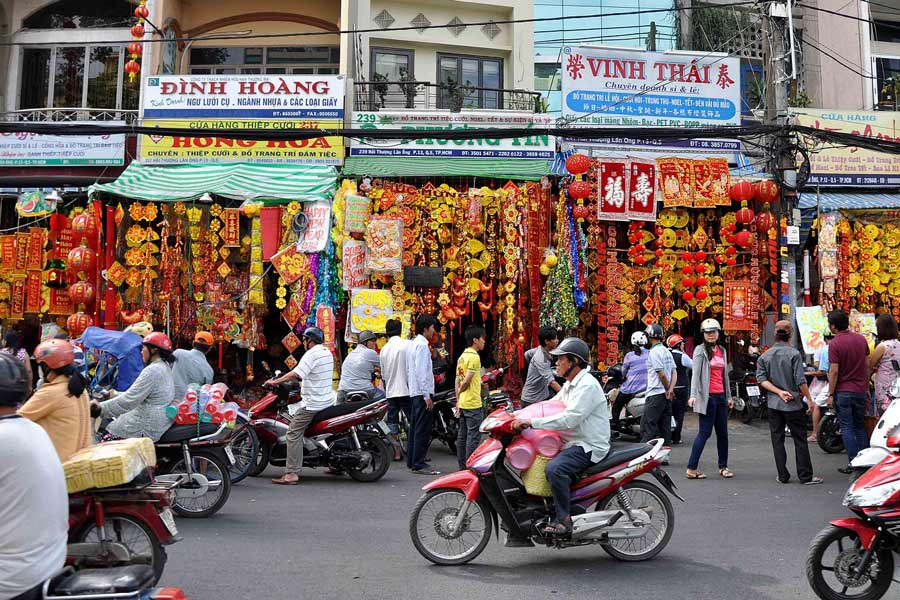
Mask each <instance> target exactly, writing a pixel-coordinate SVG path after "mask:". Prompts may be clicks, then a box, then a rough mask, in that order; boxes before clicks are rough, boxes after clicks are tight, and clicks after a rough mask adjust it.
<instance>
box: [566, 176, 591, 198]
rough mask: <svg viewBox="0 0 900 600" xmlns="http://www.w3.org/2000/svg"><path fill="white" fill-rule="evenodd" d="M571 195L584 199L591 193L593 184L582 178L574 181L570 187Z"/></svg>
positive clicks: (571, 196)
mask: <svg viewBox="0 0 900 600" xmlns="http://www.w3.org/2000/svg"><path fill="white" fill-rule="evenodd" d="M568 192H569V197H570V198H574V199H575V200H582V199H584V198H587V197H588V196H590V195H591V184H590V183H588V182H587V181H583V180H581V179H579V180H577V181H573V182H572V183H570V184H569V187H568Z"/></svg>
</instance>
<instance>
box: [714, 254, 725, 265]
mask: <svg viewBox="0 0 900 600" xmlns="http://www.w3.org/2000/svg"><path fill="white" fill-rule="evenodd" d="M724 262H725V257H724V256H722V255H721V254H716V263H717V264H720V265H721V264H722V263H724Z"/></svg>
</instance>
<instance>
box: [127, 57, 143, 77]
mask: <svg viewBox="0 0 900 600" xmlns="http://www.w3.org/2000/svg"><path fill="white" fill-rule="evenodd" d="M125 72H126V73H128V78H129V79H130V80H134V76H135V75H137V74H138V73H140V72H141V65H140V63H138V62H137V61H136V60H129V61H128V62H127V63H125Z"/></svg>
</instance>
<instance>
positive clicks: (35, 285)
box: [25, 271, 41, 313]
mask: <svg viewBox="0 0 900 600" xmlns="http://www.w3.org/2000/svg"><path fill="white" fill-rule="evenodd" d="M25 312H26V313H39V312H41V272H40V271H28V276H27V278H26V279H25Z"/></svg>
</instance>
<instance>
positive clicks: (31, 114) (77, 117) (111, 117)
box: [0, 108, 138, 124]
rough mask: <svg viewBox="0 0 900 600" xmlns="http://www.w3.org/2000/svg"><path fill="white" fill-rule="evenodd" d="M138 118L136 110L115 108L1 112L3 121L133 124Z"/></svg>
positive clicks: (0, 118)
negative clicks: (117, 122) (118, 122)
mask: <svg viewBox="0 0 900 600" xmlns="http://www.w3.org/2000/svg"><path fill="white" fill-rule="evenodd" d="M137 118H138V111H136V110H117V109H114V108H27V109H22V110H14V111H12V112H7V113H0V120H3V121H29V122H83V121H101V122H102V121H125V123H126V124H131V123H133V122H135V121H136V120H137Z"/></svg>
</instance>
